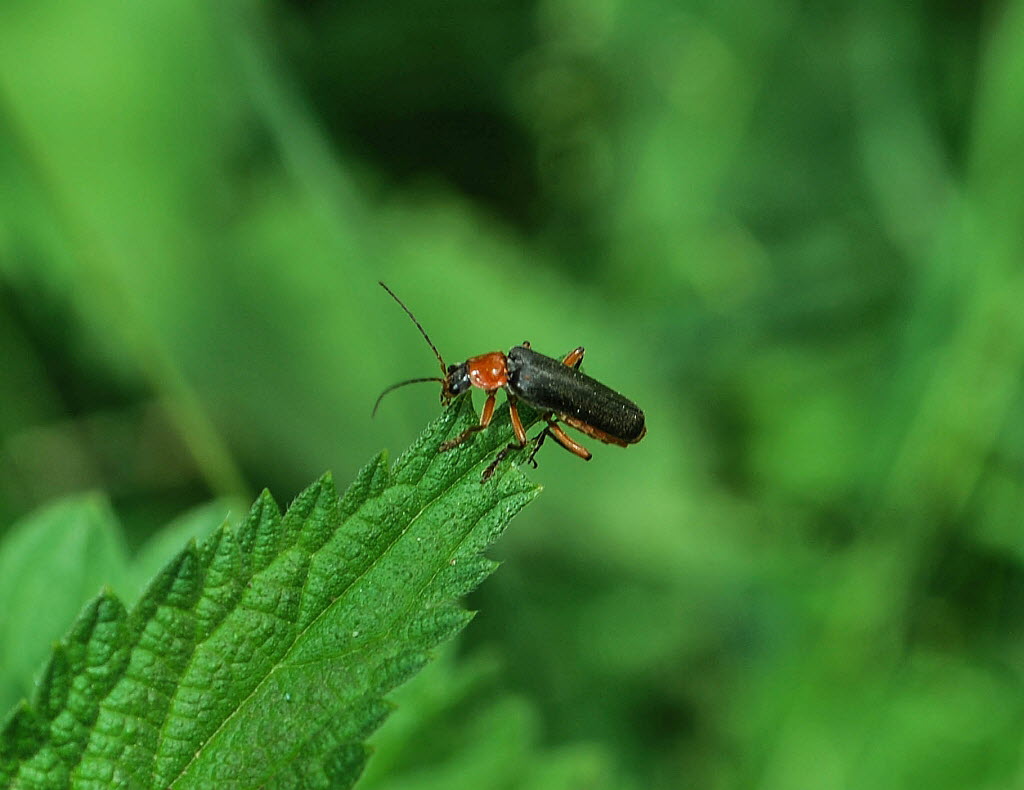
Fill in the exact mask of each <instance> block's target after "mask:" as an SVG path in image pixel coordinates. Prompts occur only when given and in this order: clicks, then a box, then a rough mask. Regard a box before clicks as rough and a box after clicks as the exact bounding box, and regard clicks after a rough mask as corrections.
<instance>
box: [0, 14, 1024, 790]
mask: <svg viewBox="0 0 1024 790" xmlns="http://www.w3.org/2000/svg"><path fill="white" fill-rule="evenodd" d="M1022 40H1024V3H1022V2H1020V0H1007V1H1006V2H1003V3H995V4H974V5H972V4H951V3H940V4H936V3H932V4H925V3H911V4H903V5H900V4H890V3H881V2H864V3H857V4H854V3H847V4H838V5H837V4H830V5H821V6H814V5H811V4H798V3H794V2H779V3H772V4H764V3H755V2H752V0H747V1H746V2H742V1H741V0H731V2H726V3H719V4H712V3H699V2H691V3H685V2H679V3H671V2H667V1H666V0H635V1H634V2H631V3H625V2H621V0H538V2H535V3H513V2H508V3H494V2H483V3H479V2H477V3H471V2H466V0H461V1H457V2H450V3H424V2H417V0H399V1H398V2H395V3H389V4H368V3H347V4H340V3H329V2H325V1H324V0H320V2H306V3H299V2H294V3H290V4H288V3H276V4H275V3H270V4H259V3H254V2H245V0H229V1H228V2H224V3H212V4H208V3H199V2H195V1H194V0H184V1H182V0H174V1H173V2H171V0H151V1H150V2H146V3H137V4H123V3H113V2H109V0H93V1H92V2H89V3H57V2H53V0H6V2H4V3H2V4H0V359H2V361H3V372H2V375H0V523H3V524H9V523H11V522H13V520H14V519H15V518H16V517H19V516H21V515H23V514H25V513H28V512H29V511H31V510H33V509H34V508H35V507H37V506H38V505H41V504H42V503H45V502H47V501H49V500H50V499H51V498H52V497H54V496H56V495H59V494H64V493H68V492H77V491H82V490H89V489H99V490H102V491H104V492H106V494H107V495H109V497H110V498H111V500H112V501H113V506H114V508H115V510H116V511H117V513H118V514H119V516H120V517H121V519H122V520H123V521H124V522H125V524H126V525H127V526H128V527H129V529H130V535H129V543H130V546H129V548H135V547H137V546H139V545H140V544H141V543H142V542H143V540H144V539H145V538H146V537H147V535H148V534H149V533H151V532H153V531H154V530H155V529H156V527H157V525H159V524H161V523H163V522H164V521H166V520H168V519H169V518H170V517H171V516H173V515H175V514H177V513H179V512H181V511H184V510H185V509H186V508H188V507H190V506H192V505H195V504H199V503H202V502H205V501H208V500H210V499H212V498H215V497H220V496H233V495H242V496H248V495H250V494H251V493H252V491H254V490H256V489H258V488H260V487H262V486H265V485H266V486H269V487H270V488H272V489H273V490H274V491H275V492H279V494H280V495H281V497H282V499H287V492H289V491H291V492H296V491H297V490H298V489H299V488H300V487H301V486H303V485H304V484H305V483H306V482H307V481H309V480H311V479H313V478H314V477H316V476H317V475H318V474H319V473H320V472H321V471H322V470H323V469H324V468H331V469H333V470H334V471H335V473H336V475H337V477H338V479H339V480H346V479H348V478H349V477H351V475H352V474H353V473H354V472H355V470H356V469H357V468H358V466H359V464H360V463H361V461H362V459H364V458H366V457H368V456H369V455H371V454H372V453H373V452H374V451H376V450H377V449H379V448H380V447H382V446H387V447H391V448H392V449H395V450H398V449H400V448H402V447H404V446H405V444H407V443H408V441H409V440H410V439H411V438H412V437H413V436H414V435H415V433H416V432H417V430H418V426H420V425H422V424H423V423H425V422H426V420H427V419H428V418H429V417H430V416H431V415H432V414H434V413H436V410H437V402H436V393H435V392H432V391H431V392H428V388H426V387H424V388H423V389H422V390H416V389H414V388H410V389H408V390H404V391H403V392H402V393H401V394H398V393H396V394H395V395H392V396H390V399H389V400H388V401H386V402H385V404H384V405H383V407H382V411H381V413H380V414H379V415H378V418H377V419H376V420H374V421H371V420H370V419H369V410H370V406H371V405H372V403H373V399H374V398H375V397H376V395H377V393H378V392H379V391H380V390H381V389H383V388H384V387H385V386H386V385H388V384H390V383H392V382H394V381H396V380H399V379H401V378H405V377H409V376H416V375H429V374H430V373H432V372H433V371H434V363H433V361H432V359H431V355H430V353H429V350H428V349H427V348H426V346H425V344H424V343H423V342H422V340H421V339H420V338H419V337H418V335H417V334H416V332H415V329H414V328H413V327H412V326H411V325H410V324H409V322H408V320H407V319H406V318H405V317H404V316H403V315H402V314H401V312H400V311H399V310H398V309H397V308H396V307H395V305H394V304H393V303H391V302H390V300H389V299H388V298H387V296H386V294H384V293H383V292H382V291H381V290H380V289H379V288H378V287H377V286H376V281H377V280H378V279H383V280H385V281H386V282H388V283H389V284H390V285H391V286H392V287H393V288H394V289H395V290H396V291H397V292H398V293H399V295H401V296H402V297H403V299H404V300H405V301H406V302H407V303H408V304H409V306H410V307H411V308H412V309H413V310H414V311H415V312H416V313H417V315H418V317H419V318H420V320H421V321H422V322H423V324H424V325H425V326H426V328H427V329H428V331H429V332H430V333H431V335H432V337H433V339H434V341H435V343H436V344H437V345H438V347H439V348H440V349H441V350H442V351H443V353H444V354H445V355H446V357H447V359H448V361H459V360H461V359H463V358H465V357H466V356H468V355H470V354H474V353H480V352H482V351H488V350H492V349H495V348H508V347H509V346H511V345H513V344H515V343H518V342H520V341H522V340H523V339H524V338H528V339H529V340H531V341H532V343H533V344H534V347H535V348H537V349H539V350H542V351H548V352H550V353H552V354H557V353H564V352H565V351H567V350H568V349H570V348H572V347H574V346H576V345H578V344H584V345H586V347H587V349H588V355H587V360H586V362H587V365H586V368H587V371H588V372H589V373H590V374H591V375H594V376H596V377H597V378H599V379H601V380H603V381H606V382H607V383H609V384H610V385H612V386H614V387H616V388H618V389H620V390H621V391H623V392H624V393H626V394H627V395H629V396H630V397H632V398H633V399H635V400H636V401H637V402H638V403H640V404H641V405H642V406H643V407H644V408H645V410H646V411H647V414H648V424H649V433H648V436H647V438H646V439H645V440H644V442H643V443H641V444H640V445H637V446H636V447H631V448H629V449H628V450H626V451H622V450H619V449H618V448H614V447H597V448H593V449H595V450H596V452H595V458H594V460H593V461H591V462H590V463H589V464H583V463H580V462H579V461H578V459H576V458H573V457H572V456H570V455H569V454H567V453H562V452H560V451H559V450H558V448H557V447H552V448H545V452H544V453H542V455H541V457H540V461H541V467H540V469H539V470H538V471H537V472H536V473H534V475H533V476H534V478H535V479H537V480H538V481H541V482H543V483H544V484H545V487H546V489H547V490H546V492H545V495H544V496H543V497H542V498H541V500H540V502H539V503H538V505H537V506H535V507H534V508H532V509H531V512H530V513H528V514H527V515H526V516H524V517H523V518H522V519H521V520H519V521H518V522H517V524H516V525H515V526H516V528H515V529H513V530H512V531H511V533H510V534H509V535H508V536H507V537H506V539H505V540H504V541H503V542H502V544H501V546H500V554H501V555H502V558H503V559H504V560H505V565H504V567H503V568H502V569H501V570H500V571H499V572H498V573H497V574H496V575H495V576H494V577H493V578H492V579H491V580H489V581H488V583H487V584H486V585H485V586H484V587H483V588H482V590H481V591H480V592H479V593H477V595H476V596H475V597H474V599H473V600H472V601H471V604H472V605H473V606H474V607H476V608H479V609H480V612H481V613H480V615H479V617H478V618H477V620H476V622H474V624H473V625H472V626H471V627H470V628H469V630H468V635H467V638H466V639H465V640H464V642H463V645H462V650H463V652H464V654H466V655H468V656H475V655H477V654H478V653H479V651H481V650H487V651H490V654H491V655H494V656H496V657H497V658H496V659H495V660H496V664H497V666H496V668H495V669H494V670H493V676H494V677H493V680H492V681H491V682H493V684H494V685H495V687H496V688H499V689H501V694H504V695H506V696H507V698H508V699H513V700H517V701H516V702H514V703H509V704H505V703H501V705H500V713H494V712H492V714H490V715H494V716H498V717H499V720H500V721H502V722H505V723H506V724H508V722H510V721H512V720H513V719H515V717H516V716H518V715H521V716H523V717H527V718H528V719H529V722H528V723H524V724H520V725H519V727H520V729H519V730H515V728H514V727H513V729H512V730H509V729H507V728H506V729H504V730H503V731H504V732H512V731H513V730H515V731H517V732H522V733H524V734H523V735H522V738H526V737H527V735H526V734H525V733H531V734H530V735H529V737H530V738H532V739H533V740H534V741H535V742H536V743H539V744H543V745H544V746H545V747H546V748H547V750H548V751H546V752H544V753H545V754H548V755H550V758H551V759H552V760H553V761H557V760H558V759H559V757H558V755H567V754H574V755H577V757H574V758H572V760H570V762H573V766H574V768H573V770H576V769H577V768H578V767H579V766H578V765H577V763H576V761H577V760H578V761H580V763H579V764H580V765H582V763H584V762H585V763H586V764H587V765H588V766H590V768H589V770H591V771H592V773H594V775H598V774H600V775H601V776H602V777H604V778H603V779H602V781H610V783H611V785H612V786H621V785H622V784H623V783H626V784H635V786H637V787H664V788H675V787H682V786H692V787H712V788H732V787H752V786H756V787H759V788H787V790H788V789H789V788H804V787H806V788H815V790H819V789H820V788H878V787H906V788H917V787H923V786H928V787H936V788H940V787H949V788H964V787H979V788H996V787H1009V786H1017V785H1019V783H1020V782H1021V781H1022V776H1024V769H1022V768H1021V759H1020V754H1021V746H1022V743H1021V737H1022V721H1024V675H1022V667H1024V642H1022V626H1024V608H1022V607H1024V551H1022V549H1021V546H1022V545H1024V543H1022V540H1021V535H1022V530H1021V513H1022V510H1024V408H1022V406H1024V397H1022V396H1024V393H1022V386H1021V385H1022V363H1024V309H1022V305H1024V274H1022V273H1024V268H1022V261H1024V233H1022V232H1021V229H1022V228H1024V189H1022V186H1021V185H1022V184H1024V48H1022V47H1021V46H1020V42H1021V41H1022ZM459 660H462V661H467V660H468V661H472V660H473V659H465V658H463V659H459ZM455 667H456V668H454V669H450V671H451V672H453V673H456V674H457V672H458V669H457V667H458V660H457V661H456V664H455ZM429 677H435V678H437V682H438V683H444V682H447V683H449V684H450V683H451V680H450V679H448V680H445V679H444V678H443V677H440V676H439V675H433V676H429ZM417 682H423V683H429V682H430V681H429V679H428V680H423V681H417ZM421 693H424V694H427V696H428V697H429V692H421ZM509 695H510V696H509ZM446 710H447V711H448V716H449V718H448V719H445V711H446ZM495 710H498V709H497V708H496V709H495ZM457 711H458V709H457V707H453V708H451V709H445V708H443V707H439V708H437V709H435V710H434V711H433V714H432V715H436V716H438V717H440V719H441V720H444V721H447V724H448V725H449V726H448V727H447V728H446V727H441V726H437V727H431V728H426V729H424V730H421V731H420V732H421V733H422V734H421V736H420V737H421V738H430V737H432V736H433V735H435V734H436V735H438V737H439V738H441V737H450V736H451V735H452V732H453V731H454V730H453V729H452V728H457V727H458V724H459V722H458V721H457V720H456V718H455V717H457V715H458V713H457ZM516 711H520V713H516ZM407 726H409V727H413V726H414V725H411V724H410V725H407ZM508 726H509V727H512V726H513V725H508ZM385 732H386V731H385ZM389 737H391V736H388V735H386V734H385V733H382V734H381V743H382V751H383V748H384V746H383V745H384V744H386V743H387V742H388V740H387V739H388V738H389ZM522 738H519V737H518V736H515V737H513V736H511V735H510V736H509V737H507V738H503V739H496V740H495V744H494V745H493V748H492V751H493V754H492V756H493V759H494V760H496V761H498V763H496V764H500V761H501V760H502V759H508V755H509V754H510V753H512V752H508V751H507V750H508V749H514V748H518V747H516V744H519V743H521V742H522ZM392 740H393V739H392ZM501 744H506V746H507V749H506V751H504V752H501V749H503V748H506V747H503V746H501ZM419 745H420V747H421V748H422V749H423V752H424V753H425V754H429V753H430V749H429V747H428V746H424V745H423V744H422V743H420V744H419ZM438 748H442V747H438ZM499 752H501V753H499ZM514 753H516V754H519V753H521V752H514ZM581 755H582V756H581ZM378 757H379V759H380V760H381V761H382V762H388V760H389V758H388V757H386V755H385V754H383V753H381V754H379V755H378ZM390 759H391V760H392V761H393V760H394V759H395V758H390ZM538 759H539V758H538ZM566 759H568V758H566ZM567 764H568V763H567ZM371 769H372V762H371ZM537 770H538V775H541V774H542V773H544V771H545V768H544V766H542V765H538V769H537ZM566 770H567V771H568V770H569V769H566ZM547 771H548V773H547V774H545V775H550V776H554V775H557V774H558V771H559V768H558V766H557V765H556V764H555V763H554V762H553V763H552V764H551V765H550V766H548V769H547ZM584 774H585V772H584ZM606 774H610V775H612V776H613V777H615V778H614V779H612V780H608V779H607V776H606ZM581 775H583V774H581ZM446 776H477V777H487V776H490V777H498V778H493V779H491V780H484V779H479V780H478V784H477V785H476V786H480V787H483V786H494V787H500V786H503V785H502V784H501V782H500V776H501V772H497V773H495V772H493V771H492V772H490V773H488V772H487V771H485V770H481V772H480V773H476V774H474V773H472V772H470V773H458V772H454V773H452V774H446ZM428 779H429V777H427V778H422V784H421V785H417V784H416V779H415V777H414V776H413V775H412V774H410V778H409V783H408V784H404V785H400V784H396V783H390V784H387V783H385V782H384V780H379V781H380V782H381V784H380V786H387V787H389V788H390V787H398V786H408V787H412V786H431V785H430V782H429V781H428ZM452 781H455V780H452ZM467 781H468V780H467ZM579 781H583V780H582V779H581V780H579ZM594 781H595V783H596V782H597V781H598V780H597V779H595V780H594ZM488 782H490V783H488ZM446 786H452V784H448V785H446ZM598 786H600V785H598Z"/></svg>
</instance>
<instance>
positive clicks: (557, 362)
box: [373, 282, 647, 483]
mask: <svg viewBox="0 0 1024 790" xmlns="http://www.w3.org/2000/svg"><path fill="white" fill-rule="evenodd" d="M380 286H381V287H382V288H383V289H384V290H385V291H387V292H388V294H389V295H390V296H391V298H392V299H394V300H395V301H396V302H398V304H399V306H400V307H401V308H402V309H403V310H404V311H405V313H406V315H408V316H409V318H410V319H412V322H413V323H414V324H415V325H416V328H417V329H419V330H420V334H421V335H423V339H424V340H426V341H427V344H428V345H429V346H430V348H431V349H432V350H433V352H434V356H436V357H437V361H438V362H439V363H440V365H441V376H440V377H437V376H431V377H428V378H415V379H407V380H406V381H400V382H398V383H397V384H392V385H391V386H390V387H388V388H387V389H385V390H384V391H383V392H382V393H381V394H380V396H379V397H378V398H377V402H376V403H375V404H374V406H373V413H374V414H376V413H377V407H378V406H380V402H381V400H382V399H383V398H384V396H385V395H387V394H388V393H389V392H391V391H392V390H395V389H398V388H399V387H404V386H405V385H406V384H416V383H419V382H422V381H437V382H440V383H441V403H442V404H445V405H447V404H448V403H450V402H451V401H452V400H454V399H455V398H458V397H459V396H460V395H462V394H464V393H466V392H468V391H469V390H470V389H471V388H473V387H477V388H478V389H481V390H483V391H484V392H485V393H486V394H487V400H486V401H485V402H484V408H483V411H481V413H480V422H479V423H477V424H476V425H473V426H471V427H469V428H467V429H466V430H464V431H463V432H462V433H460V434H459V435H458V436H456V437H454V438H452V439H448V440H447V441H445V442H443V443H442V444H441V446H440V447H439V448H438V451H439V452H447V451H448V450H451V449H453V448H455V447H458V446H459V445H460V444H462V443H463V442H465V441H466V440H467V439H469V438H470V437H472V436H473V434H475V433H477V432H479V431H482V430H484V429H485V428H487V426H488V425H490V423H491V418H492V417H493V416H494V403H495V397H496V395H497V393H498V390H505V394H506V397H507V398H508V406H509V409H508V411H509V418H510V420H511V422H512V432H513V433H514V435H515V439H516V441H515V442H514V443H511V444H509V445H508V446H507V447H506V448H505V449H504V450H502V451H501V452H500V453H498V455H497V457H495V459H494V461H493V462H492V463H491V465H490V466H488V467H487V469H486V470H484V473H483V476H482V479H481V481H480V482H482V483H483V482H486V481H487V479H488V478H490V476H491V475H492V474H493V473H494V470H495V469H496V468H497V466H498V464H500V463H501V462H502V461H503V460H504V459H505V458H506V457H508V455H509V453H511V452H514V451H516V450H521V449H523V448H524V447H526V445H527V444H528V443H529V442H531V441H532V442H533V448H532V449H531V451H530V455H529V456H528V457H527V462H528V463H530V464H532V465H533V466H534V467H536V466H537V462H536V461H535V460H534V457H535V456H536V455H537V451H538V450H539V449H540V447H541V445H542V444H543V443H544V440H545V439H546V438H547V437H549V436H550V437H552V438H553V439H554V440H555V441H556V442H558V443H559V444H560V445H562V447H564V448H565V449H566V450H568V451H569V452H571V453H573V454H574V455H576V456H579V457H580V458H582V459H583V460H584V461H589V460H590V458H591V454H590V451H589V450H587V448H585V447H584V446H583V445H581V444H579V443H578V442H577V441H575V440H574V439H573V438H572V437H571V436H569V434H567V433H566V432H565V430H564V429H563V428H562V426H561V425H559V423H560V422H562V423H565V424H566V425H569V426H571V427H573V428H575V429H576V430H578V431H580V432H581V433H584V434H586V435H587V436H590V437H591V438H593V439H597V440H598V441H601V442H604V443H606V444H617V445H619V446H620V447H627V446H628V445H630V444H636V443H637V442H639V441H640V440H641V439H643V438H644V436H645V435H646V434H647V426H646V422H645V418H644V413H643V411H641V409H640V407H639V406H637V405H636V404H635V403H633V401H631V400H629V398H626V397H624V396H623V395H620V394H619V393H618V392H616V391H615V390H613V389H611V388H610V387H607V386H605V385H604V384H602V383H601V382H600V381H597V380H596V379H593V378H591V377H590V376H588V375H587V374H585V373H583V372H582V371H581V370H580V365H581V364H582V362H583V354H584V348H583V346H579V347H578V348H575V349H573V350H572V351H570V352H569V353H568V354H566V355H565V356H564V357H563V358H562V359H555V358H553V357H548V356H545V355H544V354H540V353H538V352H536V351H534V350H533V349H532V348H531V347H530V343H529V342H528V341H524V342H523V343H522V344H521V345H518V346H515V347H513V348H512V349H511V350H510V351H509V352H508V353H507V354H506V353H505V352H503V351H490V352H488V353H486V354H480V355H478V356H475V357H470V358H469V359H467V360H466V361H465V362H463V363H461V364H459V365H445V362H444V358H443V357H442V356H441V353H440V352H439V351H438V350H437V347H436V346H435V345H434V343H433V341H431V339H430V337H429V336H428V335H427V333H426V330H424V329H423V327H422V326H421V325H420V322H419V321H417V320H416V316H414V315H413V314H412V311H411V310H409V308H408V307H406V306H405V304H404V303H403V302H402V300H401V299H399V298H398V297H397V296H396V295H395V292H394V291H392V290H391V289H390V288H388V287H387V286H386V285H385V284H384V283H383V282H382V283H380ZM520 400H521V401H523V402H524V403H527V404H529V405H530V406H533V407H534V408H535V409H537V410H538V411H540V412H541V420H543V421H544V423H545V427H544V429H543V430H542V431H541V432H540V433H538V434H537V435H536V436H534V437H533V439H531V440H528V439H527V437H526V430H525V429H524V428H523V422H522V420H521V419H520V417H519V410H518V408H517V406H516V403H517V402H518V401H520Z"/></svg>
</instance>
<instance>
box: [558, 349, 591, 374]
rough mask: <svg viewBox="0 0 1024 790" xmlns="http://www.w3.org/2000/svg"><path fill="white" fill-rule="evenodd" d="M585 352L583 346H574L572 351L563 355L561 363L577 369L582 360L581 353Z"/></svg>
mask: <svg viewBox="0 0 1024 790" xmlns="http://www.w3.org/2000/svg"><path fill="white" fill-rule="evenodd" d="M585 352H586V349H585V348H583V346H579V347H578V348H574V349H573V350H572V351H570V352H569V353H568V354H566V355H565V357H564V358H563V359H562V364H563V365H568V366H569V367H570V368H576V369H579V366H580V364H581V363H582V362H583V354H584V353H585Z"/></svg>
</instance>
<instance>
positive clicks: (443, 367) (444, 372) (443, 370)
mask: <svg viewBox="0 0 1024 790" xmlns="http://www.w3.org/2000/svg"><path fill="white" fill-rule="evenodd" d="M377 282H379V283H380V287H381V288H383V289H384V290H385V291H387V292H388V293H389V294H391V298H392V299H394V300H395V301H396V302H398V304H399V306H400V307H401V308H402V309H403V310H405V313H406V315H408V316H409V318H411V319H412V322H413V323H414V324H416V328H417V329H418V330H420V334H421V335H423V339H424V340H426V341H427V345H429V346H430V347H431V348H432V349H433V351H434V356H435V357H437V361H438V362H440V363H441V375H442V376H444V377H445V378H447V376H448V367H447V366H446V365H445V364H444V359H443V358H442V357H441V352H440V351H438V350H437V346H435V345H434V343H433V342H432V341H431V339H430V336H429V335H427V332H426V330H425V329H424V328H423V327H422V326H420V322H419V321H417V320H416V316H414V315H413V314H412V310H410V309H409V308H408V307H406V306H405V303H404V302H403V301H402V300H401V299H399V298H398V297H397V296H395V292H394V291H392V290H391V289H390V288H388V287H387V286H386V285H384V283H383V282H380V280H378V281H377ZM436 380H437V379H413V381H436ZM443 380H444V379H442V382H443ZM404 383H406V384H411V383H412V382H411V381H408V382H404ZM395 386H396V387H398V386H401V385H399V384H396V385H395ZM391 389H394V388H393V387H392V388H391ZM389 391H390V390H384V392H389ZM382 397H383V396H382ZM378 402H379V401H378Z"/></svg>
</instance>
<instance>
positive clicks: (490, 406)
mask: <svg viewBox="0 0 1024 790" xmlns="http://www.w3.org/2000/svg"><path fill="white" fill-rule="evenodd" d="M493 416H494V393H493V392H492V393H490V394H489V395H488V396H487V400H486V402H485V403H484V410H483V411H482V412H480V423H479V424H478V425H473V426H471V427H469V428H466V430H464V431H463V432H462V433H460V434H459V435H458V436H456V437H455V438H454V439H449V440H448V441H446V442H442V443H441V446H440V447H438V448H437V451H438V452H439V453H445V452H448V450H451V449H452V448H453V447H458V446H459V445H460V444H462V443H463V442H464V441H466V439H468V438H469V437H470V436H472V435H473V434H474V433H476V432H477V431H482V430H483V429H484V428H486V427H487V426H488V425H490V424H491V417H493ZM516 416H518V415H516ZM520 427H522V426H520Z"/></svg>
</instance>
